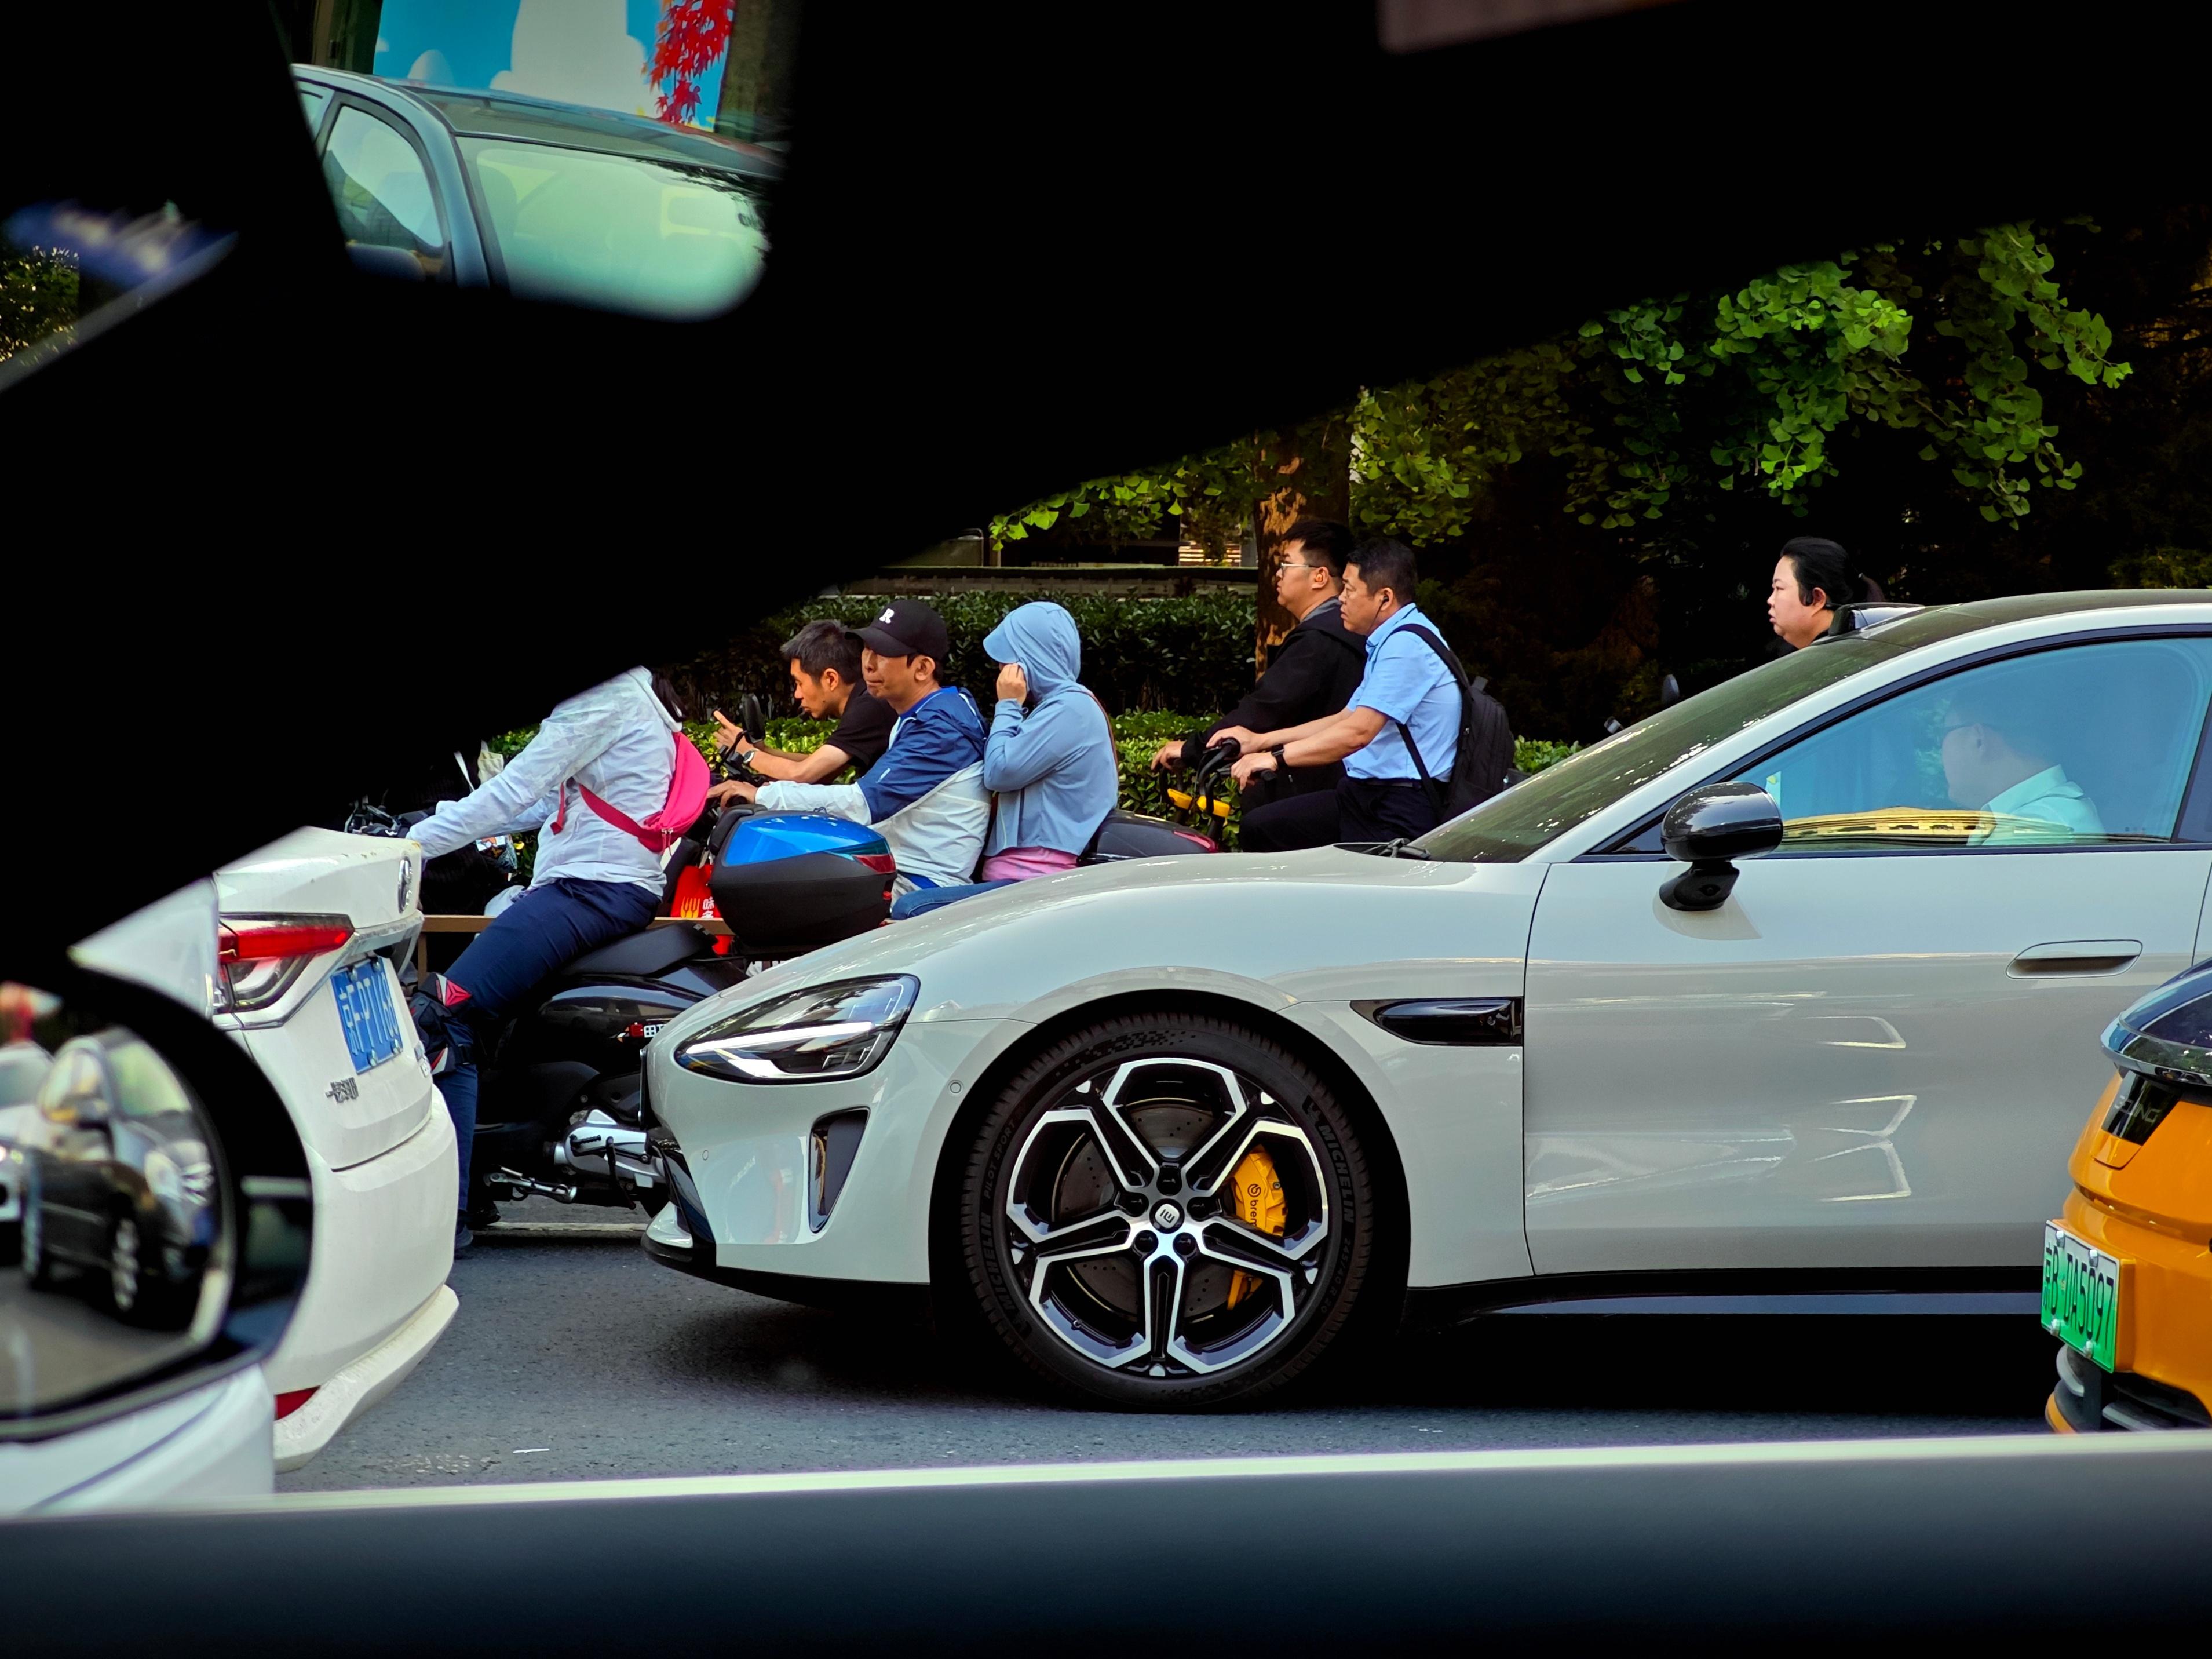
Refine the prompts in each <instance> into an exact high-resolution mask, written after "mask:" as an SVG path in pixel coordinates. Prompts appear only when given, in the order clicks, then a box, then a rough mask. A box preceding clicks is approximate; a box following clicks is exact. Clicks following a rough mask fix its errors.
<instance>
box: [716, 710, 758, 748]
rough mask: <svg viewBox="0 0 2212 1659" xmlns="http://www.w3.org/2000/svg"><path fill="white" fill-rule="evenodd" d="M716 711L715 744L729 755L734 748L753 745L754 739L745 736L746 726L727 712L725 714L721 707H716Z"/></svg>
mask: <svg viewBox="0 0 2212 1659" xmlns="http://www.w3.org/2000/svg"><path fill="white" fill-rule="evenodd" d="M714 746H715V747H716V748H718V749H720V750H721V751H722V753H724V754H725V755H727V754H729V753H730V752H731V751H732V750H738V749H750V748H751V747H752V740H751V739H750V738H748V737H746V736H745V728H744V726H739V725H738V723H737V722H736V721H735V720H732V719H731V718H730V717H729V716H728V715H727V714H724V713H723V712H722V711H721V710H720V709H719V708H717V709H715V710H714Z"/></svg>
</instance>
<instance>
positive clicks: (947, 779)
mask: <svg viewBox="0 0 2212 1659" xmlns="http://www.w3.org/2000/svg"><path fill="white" fill-rule="evenodd" d="M852 632H853V635H854V637H855V638H856V639H858V640H859V641H860V678H861V680H862V682H863V683H864V684H866V686H867V688H868V690H870V691H871V692H872V693H874V694H875V695H876V696H878V697H881V698H882V699H883V700H884V702H887V703H889V704H890V708H891V712H892V713H893V714H896V716H897V717H898V718H897V720H896V721H895V722H894V723H893V725H892V726H891V742H890V748H888V749H886V750H884V757H883V758H882V759H881V760H879V761H878V762H877V763H875V764H874V765H873V766H872V767H870V768H869V769H868V770H867V772H866V775H864V776H863V777H862V778H861V779H860V781H859V782H858V783H788V782H784V783H767V784H761V785H758V786H755V785H752V784H738V785H734V786H732V790H731V793H733V794H735V795H737V796H738V797H739V798H740V799H746V800H757V801H758V802H759V803H760V805H763V806H765V807H767V808H769V809H770V810H771V811H785V812H829V813H834V814H835V815H836V816H837V817H841V818H850V819H852V820H853V821H854V823H866V824H871V825H872V826H874V827H875V828H876V829H879V830H881V831H882V832H883V837H884V841H886V842H889V843H890V849H891V860H892V862H893V863H894V864H896V866H898V890H899V891H900V892H902V893H906V892H911V891H913V890H915V889H917V888H920V889H929V888H939V887H945V886H947V885H951V884H959V883H964V882H966V881H967V880H968V879H969V877H970V876H971V875H972V874H973V873H974V872H975V860H976V857H977V855H978V854H981V852H982V850H983V832H984V829H985V828H986V826H987V824H988V823H990V817H991V797H990V793H989V791H988V789H987V787H985V784H984V780H983V717H982V715H981V714H978V713H977V712H976V709H975V699H973V698H972V697H970V696H969V695H968V694H967V693H966V692H965V691H963V690H960V689H959V688H957V686H951V685H945V684H939V680H938V669H939V665H940V664H942V663H943V662H944V661H945V657H946V656H947V655H948V654H949V653H950V652H951V636H950V635H948V634H947V633H946V632H945V619H944V618H943V617H940V616H939V615H938V614H937V612H936V611H934V610H933V609H932V608H931V607H930V606H928V605H924V604H923V603H922V602H921V600H920V599H899V600H897V601H896V602H894V603H892V604H890V605H885V606H884V608H883V611H882V613H881V614H880V615H878V617H877V618H876V619H875V621H874V622H872V623H870V624H869V625H868V626H867V627H866V628H858V629H853V630H852Z"/></svg>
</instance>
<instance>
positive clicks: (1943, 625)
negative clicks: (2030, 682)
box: [1813, 587, 2212, 647]
mask: <svg viewBox="0 0 2212 1659" xmlns="http://www.w3.org/2000/svg"><path fill="white" fill-rule="evenodd" d="M2165 605H2212V588H2203V587H2155V588H2153V587H2100V588H2084V589H2081V590H2078V591H2076V592H2070V593H2009V594H2007V595H2005V596H2004V597H2003V598H2002V599H1967V600H1965V601H1963V602H1960V603H1958V604H1954V605H1929V606H1927V607H1925V608H1920V609H1914V610H1911V611H1906V612H1905V614H1904V615H1902V616H1898V617H1888V618H1887V619H1885V620H1883V621H1881V622H1879V623H1875V625H1874V626H1872V627H1870V628H1867V629H1863V630H1861V631H1860V632H1859V633H1857V634H1845V635H1837V636H1835V637H1834V638H1833V639H1831V638H1829V637H1827V636H1825V635H1824V636H1823V637H1822V638H1820V639H1818V640H1815V641H1814V642H1813V643H1814V646H1815V647H1826V646H1829V645H1832V644H1841V643H1842V642H1843V641H1845V640H1850V639H1887V640H1890V641H1894V642H1895V643H1897V644H1901V645H1905V646H1907V647H1910V646H1914V645H1923V644H1927V643H1929V642H1930V641H1936V640H1945V639H1955V638H1957V637H1958V636H1959V635H1961V634H1969V633H1978V632H1979V631H1980V630H1981V629H1984V628H2002V627H2003V626H2004V625H2005V624H2007V623H2023V622H2040V621H2044V620H2045V619H2047V618H2051V617H2073V616H2079V617H2085V618H2087V617H2094V616H2095V614H2096V613H2097V612H2099V611H2124V610H2136V609H2138V608H2144V607H2157V606H2165Z"/></svg>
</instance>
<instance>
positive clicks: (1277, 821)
mask: <svg viewBox="0 0 2212 1659" xmlns="http://www.w3.org/2000/svg"><path fill="white" fill-rule="evenodd" d="M1436 827H1437V807H1436V801H1435V799H1434V798H1433V797H1431V795H1430V793H1429V789H1428V786H1427V785H1426V784H1424V783H1419V782H1415V781H1412V780H1410V779H1408V780H1407V781H1403V782H1400V781H1395V780H1383V779H1376V778H1349V777H1348V778H1344V779H1340V781H1338V783H1337V786H1336V787H1335V788H1334V790H1333V791H1331V792H1330V793H1327V794H1311V795H1292V796H1291V797H1289V798H1288V799H1285V800H1278V801H1270V802H1269V803H1268V804H1267V805H1265V806H1258V807H1255V808H1254V809H1253V810H1252V811H1249V812H1247V813H1246V814H1245V815H1244V830H1243V840H1242V841H1241V842H1239V843H1238V845H1239V846H1240V847H1241V848H1243V850H1244V851H1245V852H1247V853H1287V852H1291V851H1293V850H1294V849H1296V848H1301V847H1333V846H1334V845H1335V844H1336V843H1337V842H1344V841H1397V840H1399V839H1401V837H1403V838H1406V839H1408V840H1410V839H1411V838H1412V837H1413V836H1425V835H1426V834H1427V833H1428V832H1429V831H1430V830H1431V829H1435V828H1436Z"/></svg>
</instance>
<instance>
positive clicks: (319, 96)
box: [300, 84, 331, 132]
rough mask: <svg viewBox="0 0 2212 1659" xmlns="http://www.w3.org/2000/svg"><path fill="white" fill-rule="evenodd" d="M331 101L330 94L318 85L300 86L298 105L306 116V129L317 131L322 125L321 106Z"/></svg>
mask: <svg viewBox="0 0 2212 1659" xmlns="http://www.w3.org/2000/svg"><path fill="white" fill-rule="evenodd" d="M330 101H331V94H329V93H328V92H326V91H325V90H324V89H323V88H320V87H311V86H307V85H305V84H302V85H301V88H300V107H301V110H302V111H304V112H305V113H306V115H307V131H310V132H317V131H321V129H322V125H323V106H325V104H327V103H329V102H330Z"/></svg>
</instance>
